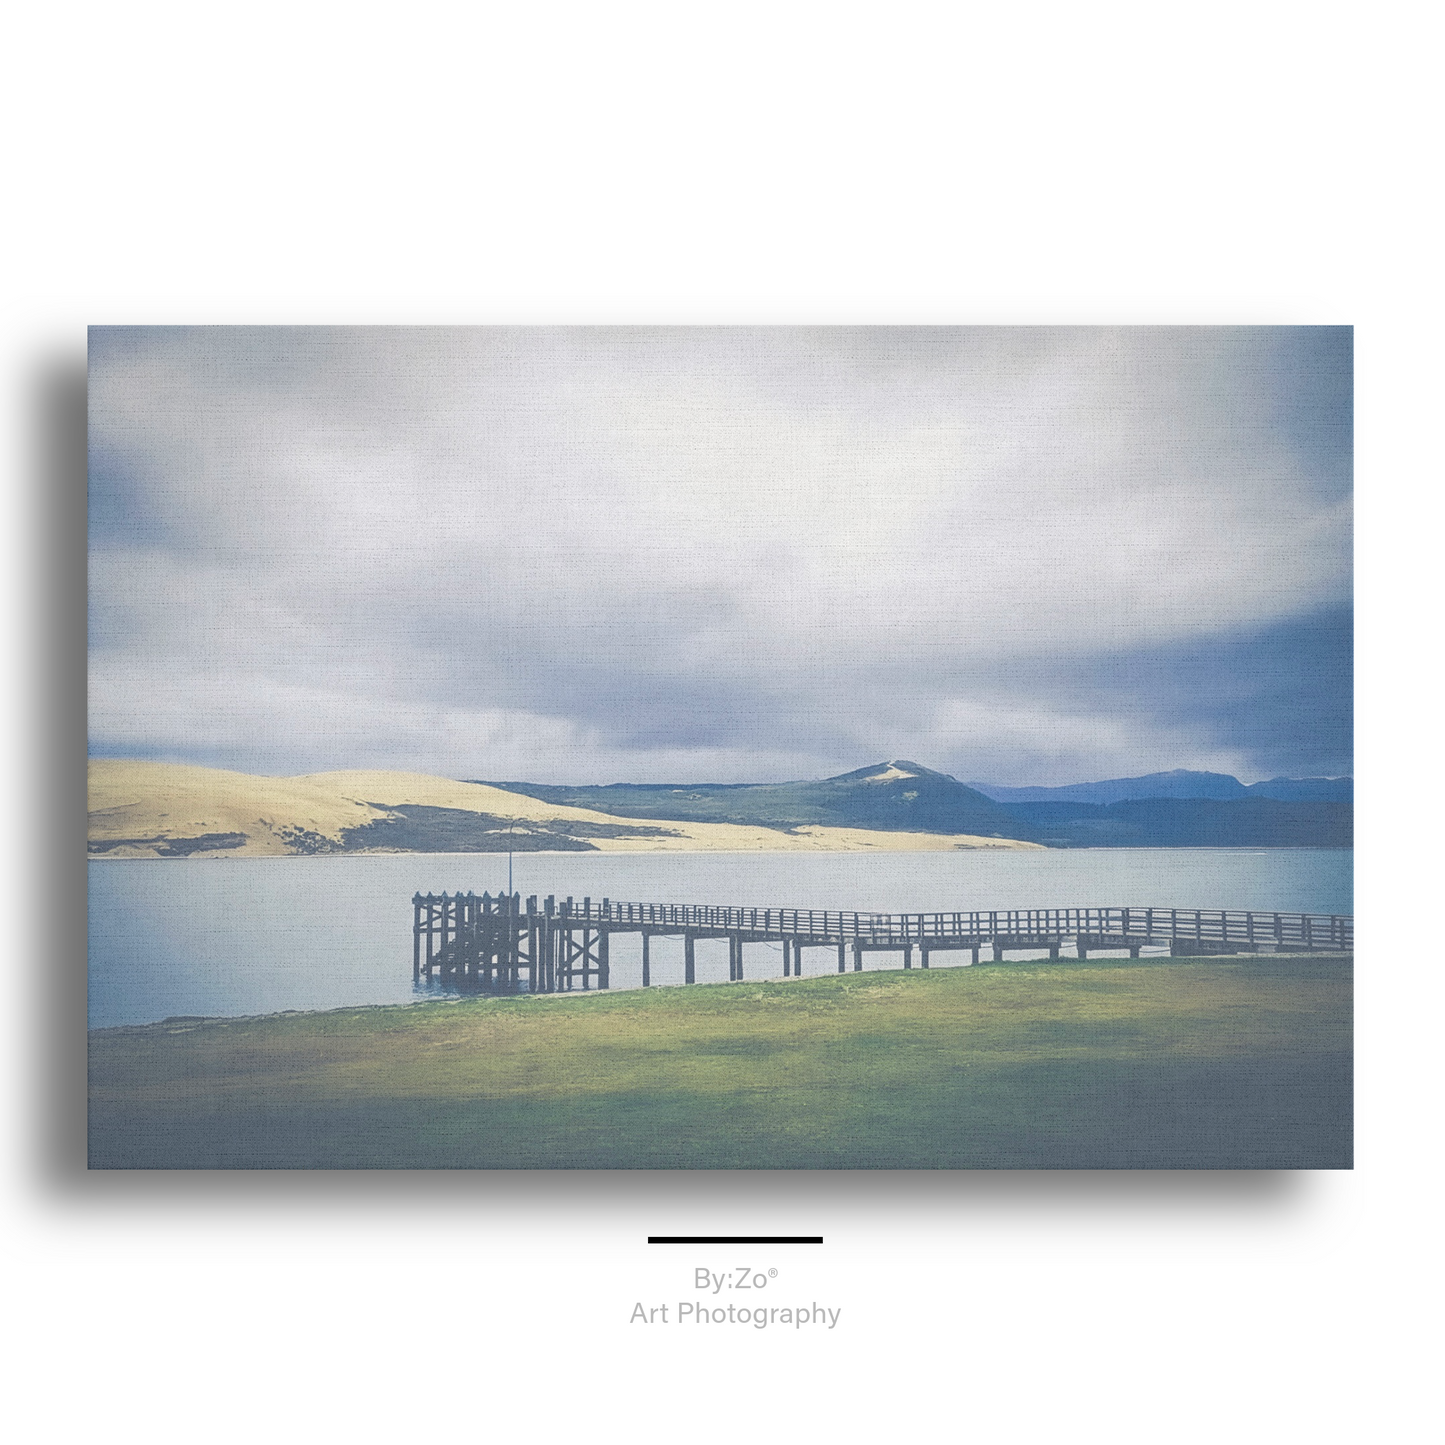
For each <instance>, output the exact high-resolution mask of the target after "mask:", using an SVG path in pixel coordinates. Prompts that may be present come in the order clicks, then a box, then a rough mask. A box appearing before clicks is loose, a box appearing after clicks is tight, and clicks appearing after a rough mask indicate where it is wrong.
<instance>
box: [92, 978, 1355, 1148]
mask: <svg viewBox="0 0 1445 1445" xmlns="http://www.w3.org/2000/svg"><path fill="white" fill-rule="evenodd" d="M90 1071H91V1114H90V1151H91V1166H92V1167H93V1168H103V1169H124V1168H147V1169H157V1168H159V1169H164V1168H182V1169H213V1168H214V1169H309V1168H320V1169H353V1168H363V1169H369V1168H380V1169H418V1168H420V1169H432V1168H436V1169H558V1168H574V1169H1091V1168H1101V1169H1262V1168H1277V1169H1341V1168H1349V1167H1350V961H1349V960H1348V959H1322V958H1302V957H1298V956H1288V955H1281V956H1279V957H1276V958H1251V959H1228V958H1215V959H1194V960H1187V959H1159V960H1151V959H1144V960H1123V959H1095V960H1090V961H1084V962H1077V963H1076V962H1059V963H1003V964H996V965H980V966H979V967H976V968H950V969H935V970H930V971H928V972H923V971H921V970H914V971H911V972H904V971H901V970H900V971H897V972H865V973H850V974H844V975H830V976H826V977H820V978H813V979H803V980H794V981H788V982H773V983H734V984H719V985H710V986H705V987H699V986H694V987H692V988H686V989H684V988H657V989H649V990H646V991H642V992H627V993H617V994H604V995H592V996H553V997H539V998H526V997H523V998H505V999H503V998H492V999H485V998H483V999H467V1000H464V1001H461V1002H450V1003H423V1004H413V1005H411V1006H408V1007H397V1008H362V1009H343V1010H339V1011H336V1012H331V1013H314V1014H289V1015H279V1016H275V1017H270V1018H262V1019H237V1020H220V1019H217V1020H207V1021H200V1022H172V1023H168V1024H154V1025H150V1026H147V1027H144V1028H130V1029H110V1030H102V1031H97V1032H95V1033H93V1034H92V1035H91V1038H90Z"/></svg>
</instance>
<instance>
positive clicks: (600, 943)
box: [597, 928, 612, 988]
mask: <svg viewBox="0 0 1445 1445" xmlns="http://www.w3.org/2000/svg"><path fill="white" fill-rule="evenodd" d="M611 938H612V935H611V933H609V932H608V930H607V929H605V928H604V929H602V930H600V931H599V933H598V934H597V987H598V988H611V987H612V954H611V948H610V944H609V941H610V939H611Z"/></svg>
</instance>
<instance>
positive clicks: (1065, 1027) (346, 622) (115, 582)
mask: <svg viewBox="0 0 1445 1445" xmlns="http://www.w3.org/2000/svg"><path fill="white" fill-rule="evenodd" d="M1350 469H1351V333H1350V330H1349V329H1348V328H1346V327H1333V326H1324V327H1268V326H1260V327H1251V326H1242V327H1162V326H1161V327H1148V326H1145V327H1109V326H1098V327H1093V326H1090V327H1069V326H1064V327H952V326H937V327H929V326H924V327H875V326H819V327H787V326H779V327H769V326H638V327H585V326H583V327H569V326H536V327H527V326H523V327H417V328H410V327H366V326H359V327H100V328H96V329H94V330H93V331H92V333H91V340H90V570H91V581H90V616H91V642H90V758H89V764H88V766H89V807H90V815H89V839H88V850H89V858H88V863H87V867H88V873H89V906H90V915H89V917H90V952H89V980H90V983H89V1009H90V1016H89V1030H90V1031H89V1036H88V1037H89V1064H90V1136H89V1137H90V1163H91V1167H93V1168H96V1169H378V1168H380V1169H896V1168H905V1169H949V1170H960V1169H1342V1168H1348V1167H1349V1166H1350V1161H1351V1093H1350V1089H1351V1083H1350V1073H1351V1039H1350V970H1351V965H1352V955H1353V919H1352V907H1351V900H1350V877H1351V858H1352V853H1351V845H1352V839H1351V810H1352V782H1351V775H1352V766H1351V760H1350V725H1351V718H1350V618H1351V613H1350V607H1351V603H1350V564H1349V492H1350Z"/></svg>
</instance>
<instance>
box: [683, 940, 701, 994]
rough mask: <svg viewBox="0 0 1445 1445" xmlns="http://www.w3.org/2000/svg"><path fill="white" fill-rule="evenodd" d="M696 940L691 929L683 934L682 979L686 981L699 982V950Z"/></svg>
mask: <svg viewBox="0 0 1445 1445" xmlns="http://www.w3.org/2000/svg"><path fill="white" fill-rule="evenodd" d="M695 945H696V940H695V939H694V937H693V935H692V933H691V932H690V931H689V932H687V933H684V934H683V935H682V981H683V982H684V983H696V982H697V950H696V946H695Z"/></svg>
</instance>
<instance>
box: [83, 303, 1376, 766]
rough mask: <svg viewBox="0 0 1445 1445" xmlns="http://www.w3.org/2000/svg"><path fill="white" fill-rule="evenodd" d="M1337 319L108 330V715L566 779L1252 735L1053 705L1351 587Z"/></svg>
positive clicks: (172, 727)
mask: <svg viewBox="0 0 1445 1445" xmlns="http://www.w3.org/2000/svg"><path fill="white" fill-rule="evenodd" d="M1347 340H1348V336H1347V333H1338V332H1331V331H1327V330H1322V329H1302V330H1295V331H1282V330H1280V329H1272V328H1258V329H1250V328H1158V329H1150V328H1123V329H1098V328H1019V329H1008V328H962V329H959V328H938V329H929V328H923V329H919V328H913V329H893V328H801V329H795V328H736V329H734V328H617V329H614V328H600V329H597V328H478V329H406V328H400V329H390V328H360V329H346V328H315V329H312V328H219V329H205V328H202V329H197V330H169V329H159V330H152V331H142V332H130V331H115V332H111V331H104V330H102V331H100V332H98V333H97V335H96V342H95V347H94V360H93V381H92V397H93V400H92V430H93V438H94V457H95V459H96V460H95V466H96V469H97V472H98V474H100V475H101V476H102V477H103V479H104V504H103V505H102V506H101V507H100V508H99V509H97V511H96V512H95V513H94V515H93V563H94V577H95V584H94V593H93V597H94V616H95V631H94V637H95V650H94V665H95V668H96V671H97V676H98V677H99V678H101V679H103V685H102V686H100V687H98V689H97V694H96V698H97V700H96V706H95V711H94V718H93V721H94V731H95V737H96V745H97V746H98V747H99V748H101V749H103V750H110V751H117V750H124V749H126V748H131V749H144V750H146V751H147V752H148V753H151V754H154V753H158V752H159V753H165V752H166V751H167V749H169V751H170V754H173V755H176V756H199V751H198V750H205V749H210V753H209V754H208V756H210V755H213V754H216V753H217V752H218V750H219V753H220V754H221V755H223V756H230V757H240V756H242V755H244V756H245V758H246V759H248V760H249V765H253V766H254V765H256V760H257V759H260V760H263V761H266V765H267V766H268V767H270V768H272V770H287V769H289V768H290V767H291V762H292V761H294V760H295V759H297V758H301V757H303V756H304V757H306V758H312V757H318V756H322V755H325V756H326V758H327V760H328V761H327V764H326V765H341V764H343V763H346V762H348V761H353V760H358V761H359V759H355V758H354V754H355V752H356V751H357V750H358V749H364V750H366V751H367V752H368V755H369V761H371V762H373V763H375V764H376V765H382V764H384V763H385V760H386V758H387V757H393V758H394V759H395V760H397V761H398V762H399V761H400V760H401V759H402V758H403V757H405V758H407V759H410V760H411V762H410V763H409V765H415V766H425V767H427V768H429V769H431V770H435V771H440V772H449V773H453V774H458V773H467V774H469V775H489V776H499V775H502V774H504V773H505V774H509V775H513V776H522V775H524V773H526V772H527V771H529V770H530V772H531V773H532V774H534V775H537V776H542V775H543V774H544V773H545V774H546V775H547V776H551V777H560V778H564V779H568V780H575V781H583V780H587V779H590V778H599V777H603V778H605V777H609V776H616V777H623V776H631V777H648V776H657V775H658V772H657V770H658V769H659V768H667V767H678V768H681V767H691V768H693V769H694V772H693V775H695V776H699V775H700V774H698V773H697V772H696V768H700V767H702V766H703V765H704V763H707V764H708V765H710V766H712V767H713V768H714V769H723V770H731V772H730V773H729V774H728V775H730V776H733V777H753V776H763V775H765V774H767V773H769V771H770V770H772V769H777V768H783V769H794V768H796V769H800V770H805V769H819V770H826V769H828V768H830V767H833V766H837V767H840V768H841V767H843V766H852V765H854V763H856V762H858V761H867V760H870V759H871V758H872V757H873V756H874V755H882V754H884V753H889V754H902V753H907V752H909V751H911V752H912V753H913V755H918V756H920V760H922V761H930V760H933V761H938V762H943V761H944V759H941V758H940V757H939V754H943V755H944V758H945V759H959V758H964V759H967V758H974V757H977V758H983V757H990V758H992V759H993V760H994V761H993V764H992V765H991V775H993V776H996V777H998V778H999V780H1009V778H1008V777H1006V776H1005V775H1006V774H1007V775H1010V776H1012V775H1013V773H1014V766H1025V765H1027V766H1030V767H1034V768H1035V769H1040V768H1042V769H1045V771H1047V770H1049V769H1051V768H1053V767H1055V766H1057V767H1059V768H1065V769H1068V768H1083V769H1084V770H1085V771H1088V767H1089V759H1090V758H1091V757H1094V758H1097V759H1098V766H1099V767H1106V766H1107V767H1112V766H1114V763H1113V762H1108V763H1106V762H1105V759H1106V758H1107V759H1113V758H1115V757H1119V756H1122V755H1123V754H1124V753H1126V752H1128V751H1129V750H1130V749H1135V750H1137V751H1139V752H1140V755H1141V756H1142V755H1143V754H1145V753H1147V754H1148V756H1149V759H1150V760H1151V761H1152V760H1153V759H1155V758H1156V757H1157V756H1158V755H1160V753H1161V750H1163V751H1168V750H1171V749H1172V750H1173V751H1172V752H1170V753H1169V756H1168V757H1167V758H1165V759H1164V762H1165V764H1167V765H1171V766H1172V765H1188V764H1187V763H1186V762H1185V761H1184V760H1183V758H1182V757H1181V756H1180V754H1181V752H1183V753H1188V755H1189V757H1191V758H1193V759H1195V760H1196V761H1198V760H1200V759H1203V758H1205V757H1208V758H1212V759H1216V760H1217V759H1223V758H1232V759H1234V760H1235V765H1236V766H1237V767H1240V768H1245V769H1246V770H1247V768H1248V765H1249V762H1250V756H1249V750H1248V749H1245V748H1243V747H1242V746H1238V745H1236V744H1233V743H1231V742H1230V740H1229V738H1227V737H1222V736H1221V735H1220V733H1219V725H1218V722H1217V720H1210V719H1208V718H1206V717H1204V716H1203V715H1202V714H1201V715H1200V716H1199V717H1197V718H1194V719H1192V720H1191V718H1190V716H1189V710H1188V708H1187V707H1184V708H1177V707H1176V708H1174V709H1173V710H1172V711H1171V710H1170V709H1168V708H1160V707H1157V706H1155V707H1152V708H1151V707H1148V706H1143V707H1141V706H1137V705H1131V704H1130V703H1129V702H1128V700H1127V699H1121V700H1117V701H1116V702H1115V703H1114V704H1112V706H1104V705H1102V704H1101V703H1100V702H1099V700H1098V699H1095V701H1094V702H1092V703H1090V705H1089V706H1088V707H1085V708H1082V709H1081V708H1080V707H1079V706H1078V704H1077V698H1076V696H1075V695H1074V692H1071V690H1070V689H1071V688H1074V684H1073V683H1071V682H1068V681H1067V680H1066V676H1065V675H1066V674H1068V673H1069V671H1070V668H1076V667H1077V666H1078V660H1079V659H1080V658H1094V659H1107V658H1108V657H1109V656H1110V655H1112V654H1116V653H1119V652H1127V651H1131V650H1133V651H1138V650H1141V649H1145V650H1147V649H1151V648H1153V649H1165V650H1168V649H1171V648H1173V649H1188V648H1191V647H1194V646H1196V645H1197V644H1198V643H1199V642H1200V640H1201V639H1208V638H1219V637H1227V636H1231V635H1233V634H1235V633H1246V632H1252V631H1258V630H1259V629H1260V628H1261V627H1266V626H1269V625H1271V624H1275V623H1280V624H1283V623H1286V622H1288V621H1289V620H1290V619H1294V618H1299V617H1303V616H1307V615H1311V614H1312V613H1313V612H1315V611H1317V610H1318V609H1320V608H1321V607H1326V606H1329V605H1331V604H1335V603H1338V602H1339V601H1340V600H1341V598H1342V597H1343V595H1344V592H1345V588H1346V577H1347V560H1346V559H1347V553H1346V547H1347V539H1348V521H1347V516H1346V513H1345V511H1344V504H1343V502H1342V498H1341V478H1342V476H1344V475H1346V474H1347V467H1348V452H1347V436H1345V437H1344V440H1343V441H1342V440H1341V436H1340V434H1339V428H1338V427H1335V428H1334V430H1333V431H1332V430H1331V424H1330V420H1329V419H1330V418H1333V417H1336V416H1337V414H1338V412H1339V410H1340V402H1339V400H1338V389H1339V383H1340V377H1341V375H1342V372H1341V368H1340V365H1339V363H1338V356H1339V353H1340V351H1341V349H1342V346H1343V345H1345V344H1346V343H1347ZM1343 374H1345V375H1346V376H1347V370H1346V372H1345V373H1343ZM1331 387H1333V388H1334V390H1333V391H1331V390H1330V388H1331ZM1322 396H1323V397H1324V400H1321V399H1320V398H1321V397H1322ZM1331 397H1334V399H1333V400H1331V399H1330V398H1331ZM1060 659H1067V660H1068V661H1067V662H1066V663H1062V662H1060ZM1025 677H1026V678H1027V679H1028V686H1027V687H1026V688H1020V687H1019V685H1018V679H1020V678H1025ZM200 679H206V680H207V681H206V682H205V684H204V685H201V683H200ZM1010 679H1012V681H1011V680H1010ZM188 681H189V682H190V683H191V684H192V685H191V686H190V687H189V689H187V687H186V684H187V682H188ZM258 699H265V700H266V705H265V707H257V706H256V705H255V704H256V702H257V700H258ZM1166 715H1167V721H1166V720H1164V719H1165V718H1166ZM208 729H209V731H208ZM228 730H229V731H228ZM232 733H234V734H235V736H234V737H232V738H231V741H230V742H227V743H224V744H223V743H221V742H219V741H218V739H220V738H221V737H222V736H223V735H225V736H227V737H231V734H232ZM1051 733H1052V736H1053V737H1054V739H1055V741H1054V742H1053V743H1052V744H1051V743H1050V742H1049V737H1050V736H1051ZM903 737H911V738H913V739H914V741H913V742H912V743H911V744H910V746H909V747H908V748H905V747H904V746H902V745H901V738H903ZM388 738H390V739H391V741H390V742H388V741H386V739H388ZM1051 747H1052V749H1053V755H1055V760H1054V762H1050V761H1049V759H1050V756H1051V753H1050V748H1051ZM930 748H931V749H932V750H933V751H932V752H929V751H928V750H929V749H930ZM228 749H229V751H228ZM347 749H350V750H351V751H350V752H346V756H344V757H343V756H340V754H341V753H342V752H345V751H346V750H347ZM1065 754H1067V756H1065ZM1010 759H1013V765H1010V762H1009V760H1010ZM1026 759H1027V760H1029V761H1027V762H1025V761H1024V760H1026ZM267 760H269V761H267ZM236 765H240V764H239V763H237V764H236ZM960 766H962V764H960ZM609 770H610V771H609ZM969 770H970V771H972V772H973V773H974V774H975V775H982V774H983V773H984V772H985V771H986V769H985V767H984V766H983V764H982V763H980V764H979V765H978V766H977V767H973V768H971V769H969ZM770 775H773V776H778V775H779V774H778V773H777V772H775V771H773V772H771V774H770ZM713 776H717V777H719V778H722V779H723V780H726V777H725V776H724V773H719V772H715V773H714V774H713ZM1023 780H1025V781H1051V780H1052V775H1050V776H1042V775H1040V774H1039V773H1038V772H1037V771H1036V772H1034V773H1031V774H1030V775H1029V776H1028V777H1027V778H1025V779H1023ZM1061 780H1068V779H1067V778H1065V779H1061Z"/></svg>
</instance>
